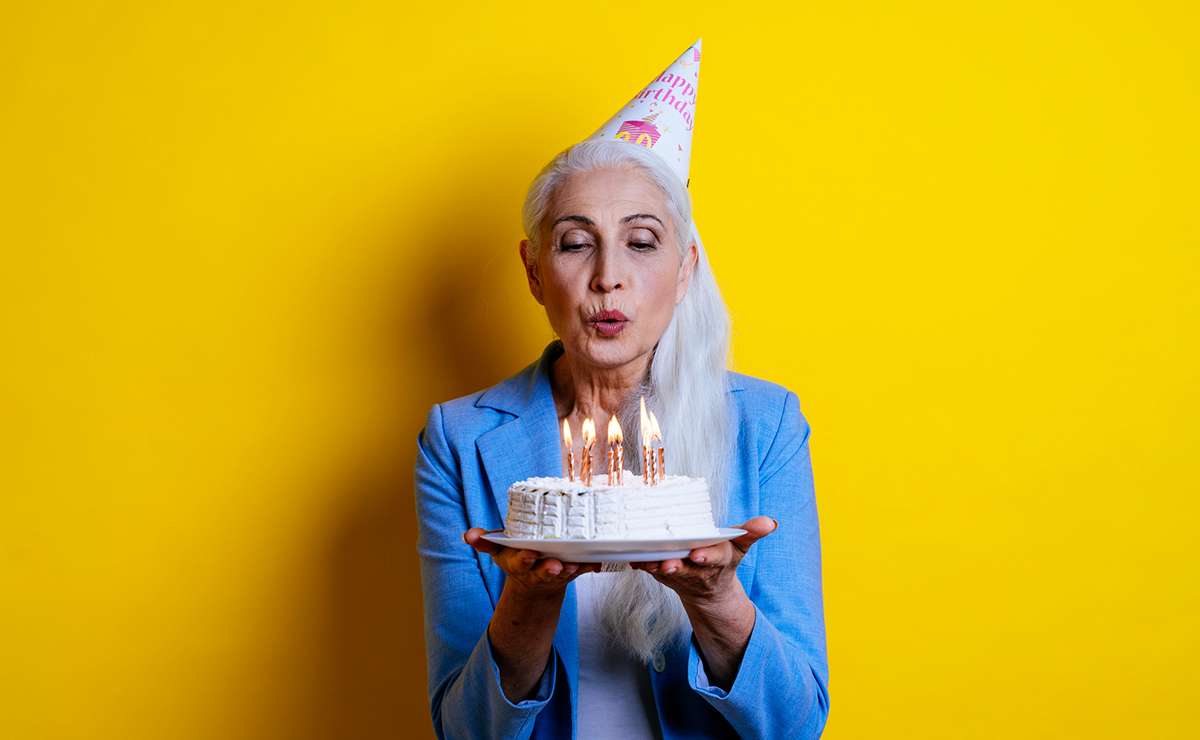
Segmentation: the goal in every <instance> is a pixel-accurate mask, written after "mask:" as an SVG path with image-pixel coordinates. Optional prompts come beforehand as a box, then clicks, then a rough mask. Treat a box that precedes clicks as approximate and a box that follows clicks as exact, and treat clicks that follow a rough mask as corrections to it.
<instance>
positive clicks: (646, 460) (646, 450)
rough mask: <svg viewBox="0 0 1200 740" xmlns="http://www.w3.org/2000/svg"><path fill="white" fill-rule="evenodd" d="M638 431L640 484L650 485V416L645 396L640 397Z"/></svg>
mask: <svg viewBox="0 0 1200 740" xmlns="http://www.w3.org/2000/svg"><path fill="white" fill-rule="evenodd" d="M638 431H639V432H641V434H642V482H643V483H645V484H646V485H650V484H651V483H650V475H651V467H652V463H651V461H650V460H651V458H650V416H649V415H648V414H647V413H646V397H645V396H642V407H641V419H640V423H639V424H638Z"/></svg>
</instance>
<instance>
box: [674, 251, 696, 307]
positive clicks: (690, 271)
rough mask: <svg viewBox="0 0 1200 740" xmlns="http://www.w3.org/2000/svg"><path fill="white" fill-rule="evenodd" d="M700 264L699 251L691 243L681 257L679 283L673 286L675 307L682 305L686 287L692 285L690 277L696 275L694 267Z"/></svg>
mask: <svg viewBox="0 0 1200 740" xmlns="http://www.w3.org/2000/svg"><path fill="white" fill-rule="evenodd" d="M699 262H700V249H699V248H698V247H697V246H696V242H695V241H693V242H692V243H691V244H689V245H688V248H687V252H685V253H684V255H683V264H682V265H680V268H679V281H678V282H677V283H676V285H675V305H676V306H678V305H679V304H680V303H683V298H684V296H686V295H687V290H688V286H689V285H691V283H692V275H694V274H695V273H696V265H697V263H699Z"/></svg>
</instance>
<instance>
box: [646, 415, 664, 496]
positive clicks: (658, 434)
mask: <svg viewBox="0 0 1200 740" xmlns="http://www.w3.org/2000/svg"><path fill="white" fill-rule="evenodd" d="M650 439H651V440H657V441H658V466H657V467H656V468H655V470H654V477H656V478H657V479H658V480H662V479H663V476H664V475H666V474H667V471H666V470H665V469H664V463H665V462H666V460H665V454H664V453H663V448H664V447H665V445H664V444H663V438H662V430H661V429H659V428H658V417H657V416H655V415H654V412H653V411H651V412H650ZM651 454H653V453H651ZM650 462H651V464H652V465H653V463H654V461H653V460H651V461H650Z"/></svg>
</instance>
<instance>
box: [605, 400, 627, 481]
mask: <svg viewBox="0 0 1200 740" xmlns="http://www.w3.org/2000/svg"><path fill="white" fill-rule="evenodd" d="M608 454H609V456H610V457H611V459H610V460H609V463H608V467H609V470H610V471H612V480H610V485H611V483H612V481H616V483H617V485H620V484H621V467H622V466H623V465H624V461H623V460H622V454H621V422H619V421H617V417H616V415H615V414H614V415H613V416H610V417H608Z"/></svg>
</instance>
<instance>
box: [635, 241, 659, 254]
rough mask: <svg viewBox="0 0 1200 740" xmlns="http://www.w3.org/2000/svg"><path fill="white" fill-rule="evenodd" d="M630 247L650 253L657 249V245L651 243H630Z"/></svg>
mask: <svg viewBox="0 0 1200 740" xmlns="http://www.w3.org/2000/svg"><path fill="white" fill-rule="evenodd" d="M629 246H631V247H633V248H634V249H636V250H638V251H639V252H649V251H650V250H652V249H654V248H655V245H654V244H651V243H649V242H630V243H629Z"/></svg>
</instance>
